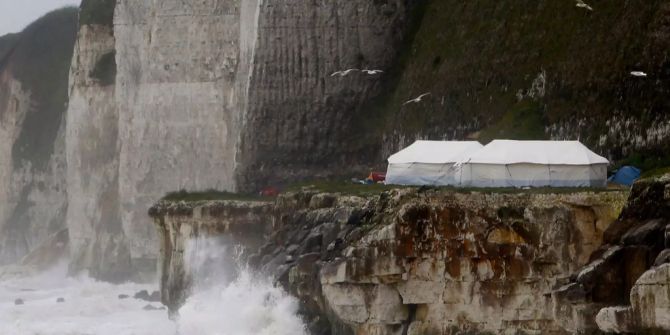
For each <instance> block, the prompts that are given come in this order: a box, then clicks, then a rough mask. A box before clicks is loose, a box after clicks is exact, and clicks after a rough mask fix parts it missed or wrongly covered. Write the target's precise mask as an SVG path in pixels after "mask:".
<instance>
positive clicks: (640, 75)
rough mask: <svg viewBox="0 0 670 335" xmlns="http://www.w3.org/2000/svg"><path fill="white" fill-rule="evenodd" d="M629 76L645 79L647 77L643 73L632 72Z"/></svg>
mask: <svg viewBox="0 0 670 335" xmlns="http://www.w3.org/2000/svg"><path fill="white" fill-rule="evenodd" d="M630 74H631V76H634V77H646V76H647V74H646V73H645V72H642V71H633V72H631V73H630Z"/></svg>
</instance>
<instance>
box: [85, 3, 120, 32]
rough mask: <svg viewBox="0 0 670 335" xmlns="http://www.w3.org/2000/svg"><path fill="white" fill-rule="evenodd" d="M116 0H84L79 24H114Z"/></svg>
mask: <svg viewBox="0 0 670 335" xmlns="http://www.w3.org/2000/svg"><path fill="white" fill-rule="evenodd" d="M115 7H116V0H82V2H81V7H80V11H79V24H81V25H90V24H99V25H105V26H110V27H111V26H112V25H113V24H114V8H115Z"/></svg>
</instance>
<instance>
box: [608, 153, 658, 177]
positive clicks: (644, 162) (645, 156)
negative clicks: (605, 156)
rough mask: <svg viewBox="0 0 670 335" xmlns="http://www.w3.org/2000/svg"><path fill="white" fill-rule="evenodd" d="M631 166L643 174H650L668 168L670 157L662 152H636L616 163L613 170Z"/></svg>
mask: <svg viewBox="0 0 670 335" xmlns="http://www.w3.org/2000/svg"><path fill="white" fill-rule="evenodd" d="M626 165H631V166H634V167H636V168H638V169H640V170H642V171H643V172H645V173H646V172H647V171H649V172H652V171H654V170H657V169H662V168H665V167H668V166H670V157H668V156H667V154H665V153H664V152H662V151H649V152H636V153H634V154H631V155H629V156H628V157H626V158H625V159H623V160H621V161H620V162H618V164H617V165H616V167H615V169H618V168H620V167H622V166H626Z"/></svg>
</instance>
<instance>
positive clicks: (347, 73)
mask: <svg viewBox="0 0 670 335" xmlns="http://www.w3.org/2000/svg"><path fill="white" fill-rule="evenodd" d="M354 71H360V70H359V69H348V70H344V71H337V72H333V74H331V75H330V76H331V77H335V76H340V77H344V76H347V75H349V73H351V72H354Z"/></svg>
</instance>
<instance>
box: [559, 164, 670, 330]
mask: <svg viewBox="0 0 670 335" xmlns="http://www.w3.org/2000/svg"><path fill="white" fill-rule="evenodd" d="M669 185H670V176H669V175H665V176H663V177H660V178H656V179H647V180H643V181H640V182H637V183H636V184H635V185H634V187H633V190H632V192H631V197H630V200H629V202H628V204H627V205H626V207H625V208H624V210H623V212H622V213H621V216H620V217H619V219H618V220H617V222H616V224H613V225H611V227H610V228H609V229H608V230H607V231H606V232H605V239H604V242H605V245H604V246H603V247H602V248H600V249H599V250H597V251H596V252H595V253H594V254H593V255H592V256H591V258H592V261H591V262H590V263H589V264H588V265H587V266H586V267H584V268H583V269H580V270H579V271H577V272H576V273H575V276H573V279H574V280H572V281H571V282H570V283H568V284H566V285H565V286H563V287H561V288H560V289H558V290H557V291H556V292H554V298H555V300H556V305H557V306H560V308H558V311H559V315H560V316H561V318H562V319H563V322H564V324H566V325H572V327H576V328H585V327H589V328H596V324H597V327H598V328H600V330H602V331H605V332H609V333H652V334H655V333H658V334H664V333H667V332H668V331H670V320H669V318H668V316H669V315H670V277H668V274H669V270H670V267H669V266H668V264H667V263H669V262H670V234H669V232H670V225H669V224H668V218H669V217H670V192H669V190H670V186H669ZM580 314H582V315H581V317H580ZM584 316H587V317H586V318H584Z"/></svg>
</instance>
